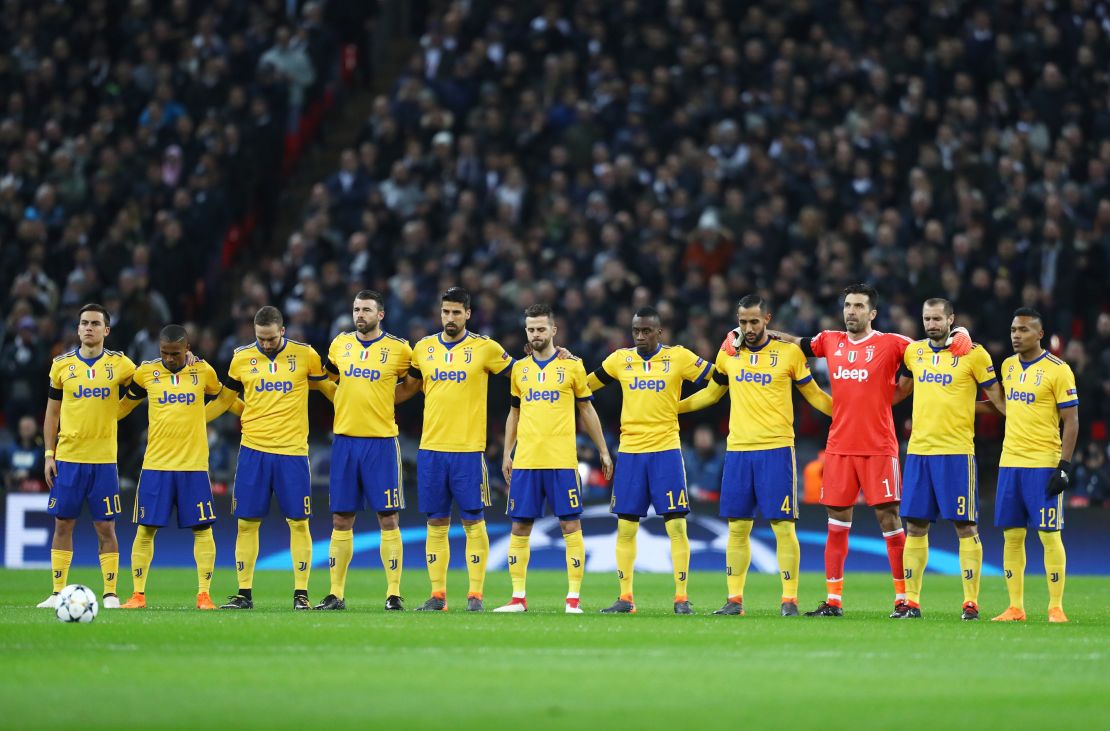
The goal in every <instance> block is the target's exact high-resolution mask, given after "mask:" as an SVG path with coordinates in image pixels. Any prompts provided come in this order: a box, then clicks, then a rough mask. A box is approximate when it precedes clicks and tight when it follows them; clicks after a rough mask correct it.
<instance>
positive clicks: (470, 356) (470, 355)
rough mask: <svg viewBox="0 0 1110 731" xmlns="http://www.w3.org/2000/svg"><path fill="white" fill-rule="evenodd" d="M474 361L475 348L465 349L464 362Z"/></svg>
mask: <svg viewBox="0 0 1110 731" xmlns="http://www.w3.org/2000/svg"><path fill="white" fill-rule="evenodd" d="M473 361H474V348H463V362H464V363H472V362H473Z"/></svg>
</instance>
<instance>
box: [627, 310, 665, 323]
mask: <svg viewBox="0 0 1110 731" xmlns="http://www.w3.org/2000/svg"><path fill="white" fill-rule="evenodd" d="M632 316H633V317H654V318H655V319H656V320H659V321H662V320H663V318H662V317H660V316H659V310H657V309H655V308H654V307H641V308H640V309H638V310H636V311H635V312H633V313H632Z"/></svg>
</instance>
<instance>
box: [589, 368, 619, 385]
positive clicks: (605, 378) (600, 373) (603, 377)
mask: <svg viewBox="0 0 1110 731" xmlns="http://www.w3.org/2000/svg"><path fill="white" fill-rule="evenodd" d="M594 375H595V376H597V380H599V381H601V382H602V383H612V382H613V381H615V380H617V379H616V378H613V377H612V376H610V375H609V371H607V370H605V367H604V366H602V367H600V368H598V369H597V370H596V371H594Z"/></svg>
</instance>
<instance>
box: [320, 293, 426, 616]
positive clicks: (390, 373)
mask: <svg viewBox="0 0 1110 731" xmlns="http://www.w3.org/2000/svg"><path fill="white" fill-rule="evenodd" d="M384 318H385V299H384V298H383V297H382V295H381V294H380V293H378V292H375V291H374V290H371V289H364V290H362V291H361V292H359V293H358V294H356V295H355V301H354V304H353V305H352V319H353V320H354V324H355V329H354V330H353V331H352V332H344V333H340V334H339V335H338V336H336V338H335V339H334V340H333V341H332V343H331V347H330V348H329V349H328V359H327V363H326V364H325V366H324V367H325V368H326V369H327V371H328V374H329V375H330V377H331V378H332V380H334V381H336V382H337V383H338V384H339V385H338V387H337V388H336V392H335V427H334V430H335V440H334V442H333V444H332V451H331V480H330V483H329V484H330V492H329V501H330V507H331V512H332V531H331V545H330V547H329V549H328V565H329V566H330V567H331V591H330V592H329V593H328V595H327V596H326V597H324V600H323V601H322V602H320V604H318V605H316V608H317V609H346V608H347V602H346V599H345V589H346V584H347V570H348V567H349V566H350V564H351V557H352V556H353V555H354V526H355V514H356V513H357V512H358V511H360V510H362V509H364V508H367V507H369V508H370V509H371V510H373V511H374V512H376V513H377V514H378V526H379V527H380V529H381V542H380V553H381V559H382V567H383V568H384V569H385V575H386V592H385V593H386V600H385V609H386V610H387V611H400V610H402V609H404V606H403V605H402V603H401V563H402V559H403V550H404V549H403V544H402V543H401V528H400V524H399V521H398V516H397V511H398V510H401V509H402V508H404V507H405V491H404V486H403V485H402V484H401V445H400V442H398V441H397V421H396V418H395V416H394V398H395V394H396V390H397V383H398V381H399V380H400V379H403V378H404V377H405V374H406V373H408V370H409V367H410V366H411V364H412V348H410V347H409V344H408V342H406V341H405V340H403V339H401V338H399V337H396V336H395V335H390V334H389V333H387V332H385V331H384V330H383V329H382V327H381V325H382V320H383V319H384Z"/></svg>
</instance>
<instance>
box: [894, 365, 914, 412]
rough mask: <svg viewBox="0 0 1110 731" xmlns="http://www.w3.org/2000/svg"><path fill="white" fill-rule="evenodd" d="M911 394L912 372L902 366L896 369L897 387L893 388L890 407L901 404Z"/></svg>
mask: <svg viewBox="0 0 1110 731" xmlns="http://www.w3.org/2000/svg"><path fill="white" fill-rule="evenodd" d="M911 393H913V372H912V371H910V369H909V368H906V366H905V364H903V365H902V367H901V368H899V369H898V385H896V386H895V387H894V397H893V398H892V399H891V400H890V405H891V406H894V405H895V404H900V403H902V402H903V401H905V400H906V399H907V398H909V397H910V394H911Z"/></svg>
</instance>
